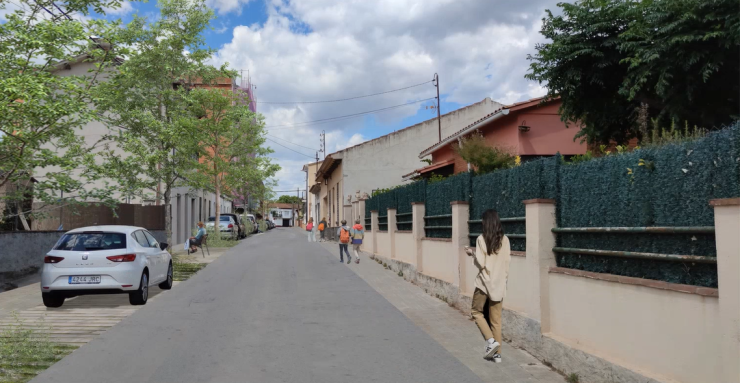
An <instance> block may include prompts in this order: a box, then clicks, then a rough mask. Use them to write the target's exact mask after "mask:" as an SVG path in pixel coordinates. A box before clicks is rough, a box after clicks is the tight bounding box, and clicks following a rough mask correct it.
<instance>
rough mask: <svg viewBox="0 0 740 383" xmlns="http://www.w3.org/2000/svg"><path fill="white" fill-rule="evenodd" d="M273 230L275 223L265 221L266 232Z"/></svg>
mask: <svg viewBox="0 0 740 383" xmlns="http://www.w3.org/2000/svg"><path fill="white" fill-rule="evenodd" d="M274 228H275V222H273V221H272V220H268V221H267V230H272V229H274Z"/></svg>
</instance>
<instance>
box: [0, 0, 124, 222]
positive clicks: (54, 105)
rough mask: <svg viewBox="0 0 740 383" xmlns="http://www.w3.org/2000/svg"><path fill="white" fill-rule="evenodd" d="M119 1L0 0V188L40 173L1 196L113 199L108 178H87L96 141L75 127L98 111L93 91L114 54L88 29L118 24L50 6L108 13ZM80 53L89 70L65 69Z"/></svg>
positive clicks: (101, 30)
mask: <svg viewBox="0 0 740 383" xmlns="http://www.w3.org/2000/svg"><path fill="white" fill-rule="evenodd" d="M120 3H121V2H120V1H119V0H75V1H72V0H62V1H57V2H56V3H53V2H52V1H49V0H39V1H36V0H14V1H0V10H2V13H3V16H2V17H3V18H4V20H3V21H2V22H0V98H1V99H2V102H0V188H3V187H4V186H6V185H14V184H25V183H26V182H28V180H29V178H30V177H31V176H33V177H34V178H35V179H36V181H37V182H36V183H35V184H34V186H33V188H30V189H26V188H18V189H13V190H10V192H9V193H8V190H6V193H5V194H4V195H2V196H0V203H6V202H11V203H13V202H14V201H22V200H24V199H26V198H30V197H32V198H33V199H34V200H35V201H36V202H42V203H43V204H44V205H51V204H56V203H58V202H62V203H64V204H74V203H77V202H79V201H85V200H90V199H94V200H96V201H99V202H103V203H106V204H107V205H112V204H114V203H115V199H114V197H113V196H112V193H113V191H114V188H113V187H112V186H108V185H106V186H102V187H92V186H91V185H90V184H91V183H92V182H95V181H97V180H99V179H100V178H101V177H102V175H101V174H100V173H99V172H98V171H97V169H96V167H95V153H94V143H89V142H85V140H84V139H83V138H82V137H81V136H79V135H78V134H77V132H78V131H79V129H80V128H81V127H83V126H84V125H85V124H87V123H88V122H90V121H93V120H95V119H97V118H98V116H97V114H96V113H95V111H94V110H93V109H92V108H90V105H91V104H92V103H93V102H94V100H95V98H94V94H93V93H92V92H91V91H92V89H94V88H95V87H96V86H97V84H98V75H99V74H100V73H101V72H103V71H105V70H106V69H107V68H109V67H110V66H111V64H112V63H113V59H114V58H115V57H114V56H113V55H112V54H110V52H109V51H108V50H106V49H102V48H101V47H105V48H107V47H108V46H107V45H106V44H105V43H104V42H102V44H101V45H98V44H97V43H95V42H93V41H92V40H91V39H90V38H89V36H107V35H108V34H110V33H111V31H114V30H116V29H117V28H118V25H117V23H110V22H108V21H106V20H104V19H102V18H101V19H95V20H92V19H87V18H78V17H76V18H74V19H72V20H69V19H67V18H64V17H61V13H60V10H58V9H57V8H56V7H55V6H58V7H59V8H61V9H64V10H65V11H66V12H67V13H69V14H79V15H82V16H86V15H88V14H89V12H90V11H91V10H95V11H96V12H97V13H100V14H105V10H104V8H107V9H116V8H118V7H119V6H120ZM50 12H52V13H54V16H52V15H51V14H50ZM83 54H87V55H88V56H87V57H84V56H82V55H83ZM77 60H82V61H83V63H82V64H80V65H85V63H86V62H87V63H91V62H94V63H96V65H90V67H91V69H90V72H88V73H84V74H80V75H74V76H72V75H69V72H68V71H67V70H66V69H64V63H65V62H75V61H77ZM80 169H85V170H84V171H82V170H80ZM61 192H64V199H63V200H61V201H60V200H59V199H60V194H61ZM41 208H42V210H43V206H42V207H41ZM29 210H30V208H29ZM29 210H27V211H26V214H28V213H29V212H30V211H29ZM0 213H2V212H0ZM0 220H2V218H1V217H0Z"/></svg>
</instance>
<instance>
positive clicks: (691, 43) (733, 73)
mask: <svg viewBox="0 0 740 383" xmlns="http://www.w3.org/2000/svg"><path fill="white" fill-rule="evenodd" d="M558 6H559V7H561V8H562V15H559V16H554V15H553V13H552V12H550V11H548V12H547V16H546V17H545V18H544V19H543V25H542V30H541V33H542V34H543V35H544V36H545V37H547V38H548V39H549V40H551V41H552V42H550V43H546V44H538V45H537V46H536V49H537V54H536V55H534V56H531V55H530V56H528V59H529V60H531V61H532V63H531V65H530V73H528V74H527V75H526V77H527V78H528V79H531V80H535V81H538V82H540V83H542V84H546V85H547V87H548V98H554V97H560V98H561V99H562V102H563V103H562V106H561V109H560V113H561V117H562V119H563V121H566V122H568V121H570V122H574V121H575V122H578V123H579V124H580V126H581V127H582V130H580V131H579V132H578V134H577V135H576V137H577V138H579V137H580V138H583V139H585V140H586V141H587V142H589V143H592V144H598V143H603V144H608V143H609V142H611V141H616V142H617V143H624V142H626V141H627V140H629V139H630V138H632V137H637V136H639V134H640V133H639V131H638V129H637V125H638V124H637V121H638V119H639V116H640V113H639V111H640V109H641V107H643V108H644V107H646V108H647V111H648V115H649V117H650V118H657V119H659V120H661V121H662V122H663V123H664V124H667V123H668V122H669V121H671V120H673V121H679V122H684V121H685V122H687V123H688V124H689V125H699V126H703V127H706V128H712V127H718V126H721V125H723V124H726V123H729V122H731V121H732V120H733V119H734V118H737V117H738V108H737V107H738V104H739V101H740V100H739V99H738V94H739V93H740V87H739V86H738V84H739V82H740V77H739V74H738V71H737V67H738V64H740V62H739V61H738V60H739V59H738V55H737V49H735V48H736V47H737V46H738V44H740V15H739V13H738V7H737V2H736V1H735V0H644V1H637V0H581V1H577V2H575V3H573V4H568V3H560V4H558Z"/></svg>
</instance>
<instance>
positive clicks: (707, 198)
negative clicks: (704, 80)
mask: <svg viewBox="0 0 740 383" xmlns="http://www.w3.org/2000/svg"><path fill="white" fill-rule="evenodd" d="M417 187H418V186H417ZM425 187H426V193H425V204H423V205H419V204H415V205H414V206H413V209H411V210H412V211H413V214H412V218H411V219H410V220H409V221H411V222H414V223H415V224H416V225H419V226H421V224H417V223H419V222H424V224H423V226H424V230H419V227H413V229H414V230H413V231H412V233H407V232H398V231H397V230H398V229H399V228H398V227H394V226H396V225H394V222H392V221H391V222H390V223H389V224H388V227H387V229H388V237H384V238H380V237H376V238H375V239H376V241H375V242H374V244H373V246H368V247H365V249H369V250H370V251H371V252H373V253H374V254H375V256H378V257H380V258H382V259H384V260H386V261H387V262H388V264H389V266H390V267H391V268H392V269H393V271H395V272H398V271H403V276H404V278H407V279H409V280H410V281H413V282H414V283H418V284H420V285H422V286H423V287H424V288H425V289H427V291H429V292H430V293H431V294H433V295H435V296H438V297H441V298H442V299H444V300H445V301H447V302H448V303H450V304H451V305H453V306H455V307H457V308H459V309H460V310H462V311H465V312H469V308H470V297H471V295H472V292H473V291H472V288H471V286H473V285H474V278H475V275H476V272H477V270H475V269H474V268H473V267H471V260H470V258H469V257H466V256H464V255H461V254H464V253H463V252H462V247H463V245H465V244H474V243H475V242H474V241H473V240H474V239H475V237H476V236H477V235H478V233H479V232H480V221H479V220H480V215H481V214H482V212H483V211H485V210H486V209H491V208H492V209H496V210H497V211H498V212H499V215H500V217H502V220H503V226H504V230H505V233H506V234H507V235H508V236H509V238H510V240H511V243H512V250H514V251H513V252H512V253H513V256H512V260H511V265H510V270H509V279H508V283H507V285H508V293H507V297H506V298H505V299H504V308H505V312H504V318H505V319H504V321H505V326H504V336H505V337H506V338H507V341H510V342H511V343H513V344H515V345H518V346H520V347H523V348H525V349H526V350H527V351H529V352H530V353H532V354H533V355H535V356H537V357H538V358H540V359H541V360H546V361H547V362H548V363H551V364H552V365H553V367H555V368H557V369H558V370H560V371H562V372H564V373H566V374H570V373H576V374H579V376H580V378H581V381H585V382H591V383H611V382H616V381H618V382H635V383H637V382H640V383H644V382H681V383H689V382H728V383H740V367H738V363H737V360H740V342H738V340H737V334H740V234H738V233H740V128H738V127H737V126H736V127H734V128H731V129H726V130H723V131H719V132H715V133H712V134H710V135H709V136H707V137H705V138H703V139H700V140H697V141H693V142H689V143H682V144H671V145H666V146H662V147H659V148H650V149H641V150H637V151H635V152H632V153H626V154H619V155H610V156H606V157H603V158H599V159H595V160H591V161H587V162H583V163H576V164H568V163H563V162H562V160H561V159H560V158H559V157H555V158H548V159H543V160H537V161H532V162H529V163H525V164H522V165H521V166H518V167H515V168H513V169H507V170H502V171H497V172H494V173H490V174H487V175H481V176H474V175H472V174H469V173H465V174H461V175H457V176H454V177H451V178H448V179H447V180H444V181H441V182H434V183H429V184H427V185H426V186H425ZM395 196H396V197H395V201H396V205H395V209H398V211H401V209H402V208H404V209H406V205H407V204H409V202H408V200H406V201H405V202H403V203H400V202H399V201H400V200H399V197H398V196H399V194H398V192H396V194H395ZM384 198H387V197H384ZM378 200H380V199H378ZM710 202H711V204H710ZM376 206H377V202H376ZM391 211H394V210H391ZM384 213H386V212H382V211H380V212H373V213H371V215H372V217H371V219H370V220H368V221H369V222H370V223H371V226H372V228H373V230H377V229H376V228H377V222H378V214H384ZM461 217H469V219H468V222H465V220H464V219H461ZM399 220H400V219H399ZM404 220H406V218H404ZM409 235H410V237H411V238H409ZM468 239H470V240H468ZM408 253H412V254H416V258H415V259H416V260H417V262H416V264H415V263H413V262H412V261H413V259H414V258H413V257H411V256H408V257H407V256H406V254H408ZM401 254H403V255H401ZM414 266H416V267H414Z"/></svg>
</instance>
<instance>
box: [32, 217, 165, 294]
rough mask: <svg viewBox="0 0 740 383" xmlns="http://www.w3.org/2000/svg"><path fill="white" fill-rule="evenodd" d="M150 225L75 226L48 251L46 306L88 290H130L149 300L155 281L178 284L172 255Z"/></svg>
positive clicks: (44, 288)
mask: <svg viewBox="0 0 740 383" xmlns="http://www.w3.org/2000/svg"><path fill="white" fill-rule="evenodd" d="M167 246H168V245H167V244H166V243H158V242H157V240H156V239H154V236H153V235H152V234H151V233H149V232H148V231H147V230H146V229H143V228H141V227H134V226H89V227H83V228H79V229H74V230H70V231H68V232H67V233H65V234H64V235H63V236H62V238H60V239H59V241H58V242H57V243H56V245H54V248H53V249H52V250H51V251H50V252H49V253H48V254H47V255H46V257H44V267H43V268H42V269H41V297H42V298H43V301H44V305H45V306H46V307H60V306H61V305H62V304H64V299H65V298H70V297H74V296H78V295H86V294H123V293H128V300H129V302H130V303H131V304H132V305H143V304H146V301H147V299H148V298H149V286H152V285H156V284H159V287H160V288H162V289H165V290H167V289H170V288H172V256H171V255H170V253H169V252H167Z"/></svg>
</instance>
